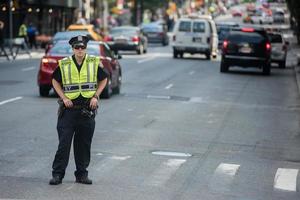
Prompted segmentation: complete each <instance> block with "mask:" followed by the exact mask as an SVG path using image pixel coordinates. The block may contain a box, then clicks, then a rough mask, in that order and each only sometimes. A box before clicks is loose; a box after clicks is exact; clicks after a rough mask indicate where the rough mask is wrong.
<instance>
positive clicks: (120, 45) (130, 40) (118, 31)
mask: <svg viewBox="0 0 300 200" xmlns="http://www.w3.org/2000/svg"><path fill="white" fill-rule="evenodd" d="M105 41H106V42H107V44H108V45H109V46H110V48H111V49H112V50H113V51H115V52H118V51H119V50H125V51H136V52H137V54H143V53H146V52H147V48H148V40H147V37H146V36H145V35H144V34H143V31H142V30H141V28H139V27H136V26H119V27H114V28H112V29H111V30H110V31H109V35H108V36H106V37H105Z"/></svg>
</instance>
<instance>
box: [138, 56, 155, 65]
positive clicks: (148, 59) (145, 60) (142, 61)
mask: <svg viewBox="0 0 300 200" xmlns="http://www.w3.org/2000/svg"><path fill="white" fill-rule="evenodd" d="M153 59H155V56H152V57H149V58H145V59H142V60H138V61H137V62H138V63H139V64H140V63H144V62H147V61H150V60H153Z"/></svg>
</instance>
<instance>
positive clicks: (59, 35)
mask: <svg viewBox="0 0 300 200" xmlns="http://www.w3.org/2000/svg"><path fill="white" fill-rule="evenodd" d="M78 35H85V36H88V35H89V33H88V32H87V31H67V32H58V33H56V34H55V35H54V37H53V41H58V40H69V39H71V38H72V37H75V36H78Z"/></svg>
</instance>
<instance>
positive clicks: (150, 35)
mask: <svg viewBox="0 0 300 200" xmlns="http://www.w3.org/2000/svg"><path fill="white" fill-rule="evenodd" d="M148 37H156V34H155V33H148Z"/></svg>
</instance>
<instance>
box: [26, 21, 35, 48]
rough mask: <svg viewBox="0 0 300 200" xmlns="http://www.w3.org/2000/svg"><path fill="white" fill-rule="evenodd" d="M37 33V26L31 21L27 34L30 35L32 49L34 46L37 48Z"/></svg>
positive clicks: (29, 40)
mask: <svg viewBox="0 0 300 200" xmlns="http://www.w3.org/2000/svg"><path fill="white" fill-rule="evenodd" d="M36 34H37V30H36V27H35V26H34V25H33V24H32V23H30V24H29V26H28V28H27V36H28V42H29V47H30V49H32V48H33V47H34V48H35V49H37V45H36V38H35V37H36Z"/></svg>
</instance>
